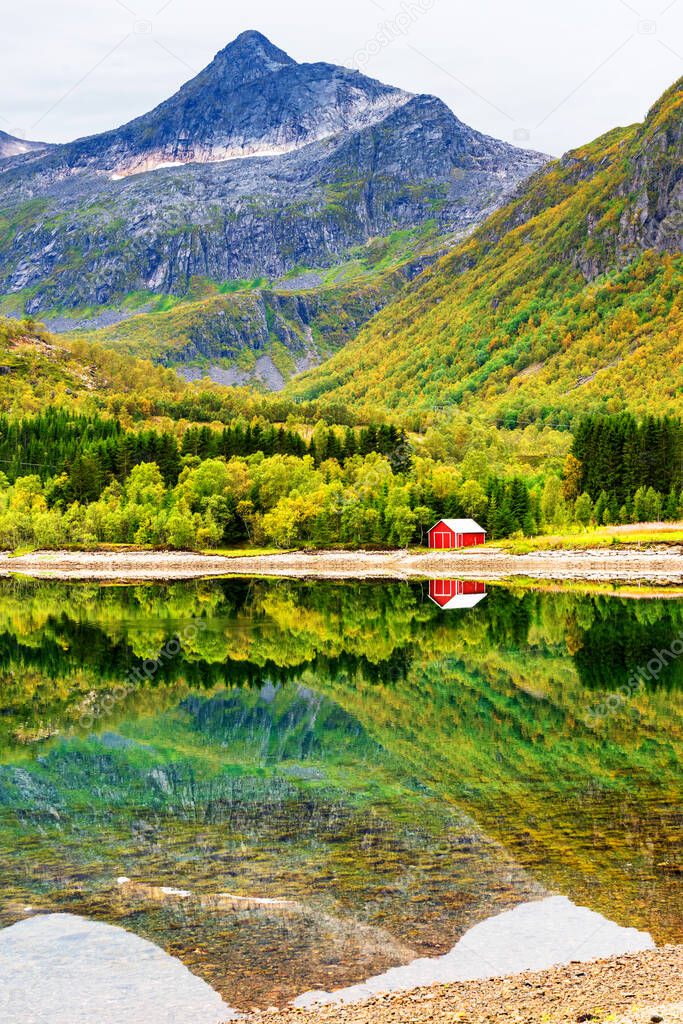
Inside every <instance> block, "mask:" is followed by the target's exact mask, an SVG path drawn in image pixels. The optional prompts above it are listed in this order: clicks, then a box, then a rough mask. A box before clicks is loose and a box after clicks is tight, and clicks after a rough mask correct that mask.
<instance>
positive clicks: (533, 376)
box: [292, 79, 683, 427]
mask: <svg viewBox="0 0 683 1024" xmlns="http://www.w3.org/2000/svg"><path fill="white" fill-rule="evenodd" d="M682 139H683V79H682V80H679V81H678V82H677V83H676V84H675V85H673V86H672V87H671V89H670V90H669V91H668V92H667V93H665V95H664V96H663V97H662V98H661V100H660V101H659V102H658V103H657V104H656V105H655V106H654V107H653V109H652V110H651V111H650V113H649V115H648V117H647V119H646V120H645V122H644V123H643V124H642V125H636V126H632V127H630V128H626V129H617V130H615V131H613V132H610V133H609V134H607V135H606V136H604V137H603V138H600V139H598V140H597V141H596V142H594V143H592V144H591V145H587V146H585V147H583V148H581V149H578V150H575V151H573V152H570V153H568V154H567V155H566V156H565V157H563V158H562V159H561V160H560V161H557V162H556V163H554V164H552V165H551V166H550V167H549V168H548V169H547V170H546V171H545V172H544V173H542V174H540V175H537V176H535V177H534V178H533V179H532V180H531V181H530V182H529V183H528V185H527V186H526V187H525V189H524V190H523V191H522V192H521V194H519V195H518V196H517V197H516V198H514V199H513V200H512V201H511V202H510V203H509V204H508V205H507V206H505V207H504V208H502V209H501V210H499V211H498V212H497V213H495V214H494V215H493V216H492V217H491V218H490V219H489V220H488V221H487V222H486V223H485V224H484V225H483V226H482V227H481V228H480V229H479V230H478V231H476V232H475V233H474V234H473V235H472V236H471V237H470V238H469V239H467V240H466V241H464V242H462V243H461V244H460V245H459V246H458V247H456V249H455V250H454V251H453V252H452V253H451V254H449V255H448V256H446V257H445V258H444V259H443V260H441V261H439V262H438V263H436V264H434V266H433V267H431V268H430V269H429V270H427V271H426V272H425V273H424V274H423V275H422V276H421V277H420V278H419V279H418V280H417V281H416V282H415V283H414V284H413V285H412V286H410V287H409V288H408V289H407V290H405V291H404V292H403V293H402V295H401V296H399V298H398V299H397V300H396V301H394V302H392V303H390V304H389V305H388V306H387V307H386V308H385V309H384V311H383V312H381V313H380V314H379V315H377V316H376V317H374V318H373V319H372V321H370V323H369V324H368V325H367V327H366V328H365V329H364V330H363V331H361V333H360V335H359V336H358V337H357V338H356V339H355V341H354V342H352V343H351V344H350V345H349V346H347V347H346V348H345V349H344V350H342V351H341V352H340V353H338V354H337V355H336V356H335V357H334V358H333V359H331V360H330V361H328V362H327V363H325V364H324V365H323V366H321V367H320V368H319V369H317V370H314V371H312V372H311V373H309V374H307V375H304V377H302V378H301V379H300V380H299V381H297V382H296V383H295V384H294V385H292V393H293V394H295V395H297V396H299V397H303V396H305V397H308V398H312V397H317V396H320V395H323V394H324V395H326V396H329V397H333V398H334V399H335V400H336V401H345V402H348V403H351V404H354V405H356V406H373V405H375V406H377V407H380V406H381V407H382V408H386V407H387V406H389V407H391V408H396V409H401V410H411V411H415V412H418V413H419V414H420V415H422V414H424V413H427V412H428V411H429V410H435V409H436V410H438V409H441V410H448V409H449V408H451V407H462V408H466V409H468V410H470V409H471V410H473V411H476V410H479V411H484V412H486V413H487V414H488V415H491V416H493V417H494V418H495V419H496V420H497V422H498V423H500V424H501V425H505V426H510V427H512V426H515V425H522V426H523V425H525V424H526V423H529V422H531V421H538V420H541V421H545V422H559V423H560V424H562V423H566V422H568V420H569V418H570V417H571V416H572V415H573V414H574V413H575V412H576V411H577V410H583V409H591V410H599V409H606V410H607V411H609V412H618V411H620V410H621V409H623V408H625V407H629V408H630V409H631V410H632V411H639V412H653V411H659V412H663V411H665V410H666V409H667V408H668V409H671V410H678V411H680V396H681V393H682V389H683V375H682V369H681V367H682V364H683V348H682V345H683V307H682V306H681V284H682V283H683V259H682V257H681V249H682V247H683V245H682V243H683V218H682V215H681V211H682V209H683V142H682Z"/></svg>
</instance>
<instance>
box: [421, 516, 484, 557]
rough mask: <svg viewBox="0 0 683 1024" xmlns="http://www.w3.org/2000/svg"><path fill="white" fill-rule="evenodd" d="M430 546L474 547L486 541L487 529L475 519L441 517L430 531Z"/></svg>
mask: <svg viewBox="0 0 683 1024" xmlns="http://www.w3.org/2000/svg"><path fill="white" fill-rule="evenodd" d="M428 537H429V546H430V548H439V549H441V550H442V551H443V550H446V549H448V548H473V547H476V545H477V544H484V543H485V542H486V530H484V529H482V527H481V526H480V525H479V523H475V521H474V519H439V521H438V523H435V524H434V526H432V528H431V530H429V532H428Z"/></svg>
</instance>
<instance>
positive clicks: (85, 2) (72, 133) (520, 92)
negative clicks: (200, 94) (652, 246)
mask: <svg viewBox="0 0 683 1024" xmlns="http://www.w3.org/2000/svg"><path fill="white" fill-rule="evenodd" d="M248 28H256V29H258V30H259V31H261V32H263V33H264V34H265V35H267V36H268V37H269V38H270V39H271V40H272V41H273V42H274V43H276V44H277V45H279V46H281V47H282V48H283V49H285V50H287V52H288V53H290V54H291V55H292V56H293V57H294V58H295V59H296V60H299V61H329V62H331V63H335V64H344V65H346V66H351V67H360V68H361V69H362V70H363V71H364V72H365V73H367V74H369V75H371V76H372V77H374V78H379V79H381V80H382V81H384V82H388V83H391V84H392V85H398V86H402V87H403V88H405V89H408V90H410V91H413V92H428V93H433V94H435V95H437V96H440V97H441V98H442V99H443V100H445V102H446V103H448V105H449V106H450V107H451V108H452V109H453V110H454V111H455V113H456V114H457V115H458V116H459V117H460V118H461V119H462V120H464V121H466V122H467V123H469V124H471V125H472V126H473V127H475V128H479V129H480V130H482V131H485V132H488V133H489V134H491V135H495V136H497V137H499V138H503V139H507V140H510V141H512V142H517V143H518V144H520V145H525V146H529V147H532V148H535V149H540V150H543V151H545V152H549V153H553V154H560V153H562V152H564V151H565V150H567V149H569V148H571V147H572V146H576V145H579V144H581V143H583V142H586V141H588V140H589V139H592V138H595V137H596V136H597V135H599V134H601V133H602V132H604V131H606V130H607V129H609V128H612V127H614V126H615V125H623V124H629V123H631V122H633V121H638V120H641V119H642V117H643V116H644V115H645V113H646V112H647V110H648V108H649V106H650V105H651V104H652V103H653V101H654V100H655V99H657V97H658V96H659V95H660V94H661V93H662V92H663V91H664V89H665V88H667V86H669V85H670V84H671V83H672V82H674V81H675V80H676V79H677V78H678V77H680V76H681V74H683V0H518V2H516V3H512V2H510V0H466V2H465V0H343V2H339V0H287V2H284V0H250V2H248V3H243V2H242V3H239V4H230V3H229V2H228V3H226V2H225V0H60V2H55V0H24V2H23V3H21V2H20V3H13V4H11V6H9V5H8V6H6V8H5V11H4V12H3V15H2V40H1V42H0V128H1V129H2V130H3V131H6V132H9V133H10V134H13V135H18V136H20V137H24V138H31V139H42V140H45V141H49V142H65V141H67V140H69V139H73V138H76V137H78V136H82V135H88V134H91V133H94V132H98V131H104V130H105V129H108V128H112V127H114V126H117V125H119V124H122V123H124V122H125V121H127V120H130V119H131V118H132V117H135V116H137V115H138V114H142V113H144V112H145V111H146V110H149V109H150V108H151V107H153V106H155V105H156V104H157V103H158V102H160V101H161V100H162V99H165V98H166V97H167V96H169V95H170V94H171V93H173V92H174V91H175V90H176V89H177V88H178V87H179V86H180V85H181V84H182V83H183V82H184V81H186V80H187V79H188V78H190V77H192V75H193V74H195V73H196V72H197V71H199V70H200V69H201V68H202V67H204V66H205V65H206V64H208V63H209V61H210V60H211V59H212V57H213V55H214V54H215V52H216V51H217V50H219V49H221V48H222V47H223V46H225V45H226V44H227V43H228V42H229V41H230V40H231V39H233V38H234V37H235V36H236V35H238V34H239V33H240V32H242V31H244V30H245V29H248Z"/></svg>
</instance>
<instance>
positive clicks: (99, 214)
mask: <svg viewBox="0 0 683 1024" xmlns="http://www.w3.org/2000/svg"><path fill="white" fill-rule="evenodd" d="M545 162H546V158H545V157H543V156H542V155H540V154H538V153H531V152H526V151H523V150H520V149H516V148H515V147H512V146H509V145H507V144H505V143H502V142H498V141H496V140H494V139H491V138H488V137H487V136H484V135H481V134H480V133H479V132H476V131H474V130H473V129H471V128H468V127H467V126H466V125H464V124H462V122H461V121H459V120H458V118H457V117H455V115H454V114H453V113H452V112H451V111H450V110H449V109H448V108H447V107H446V106H445V105H444V104H443V103H442V102H441V101H440V100H438V99H435V98H434V97H432V96H417V95H411V94H408V93H405V92H403V91H401V90H399V89H394V88H391V87H389V86H385V85H382V84H381V83H379V82H376V81H374V80H372V79H369V78H367V77H366V76H364V75H362V74H360V73H359V72H357V71H350V70H348V69H345V68H339V67H335V66H333V65H330V64H324V63H319V64H298V63H297V62H296V61H294V60H293V59H292V58H291V57H289V56H287V54H285V53H283V51H281V50H279V49H277V48H276V47H274V46H273V45H272V44H271V43H269V42H268V40H267V39H265V38H264V37H263V36H261V35H259V34H258V33H255V32H247V33H244V34H243V35H241V36H240V37H239V38H238V39H236V40H235V41H234V42H233V43H231V44H230V45H229V46H228V47H226V48H225V49H224V50H222V51H221V52H220V53H219V54H218V55H217V56H216V58H215V59H214V60H213V61H212V63H211V64H210V65H209V66H208V67H207V68H206V69H205V70H204V71H202V72H201V73H200V74H199V75H198V76H197V77H196V78H195V79H193V80H192V81H191V82H188V83H187V84H186V85H185V86H183V87H182V88H181V89H180V90H179V92H178V93H177V94H176V95H175V96H173V97H171V98H170V99H169V100H167V101H166V102H165V103H162V104H161V105H160V106H158V107H157V108H155V110H153V111H151V112H150V113H148V114H145V115H143V116H142V117H140V118H137V119H136V120H134V121H132V122H130V124H127V125H124V126H123V127H122V128H120V129H117V130H115V131H111V132H106V133H104V134H102V135H98V136H94V137H91V138H87V139H81V140H78V141H76V142H74V143H70V144H68V145H64V146H58V147H54V148H53V149H51V150H50V151H48V152H47V153H45V154H39V155H38V156H35V155H31V156H30V157H24V158H23V159H18V160H13V161H9V162H8V164H7V165H6V166H5V167H4V168H3V167H2V166H0V296H3V295H4V296H7V295H10V296H13V301H15V302H16V304H17V305H18V306H19V307H20V308H22V309H23V310H24V311H27V312H30V313H37V312H42V311H45V310H49V309H54V308H57V307H61V308H76V307H83V306H92V305H96V304H112V303H116V302H118V301H120V300H122V299H123V298H124V297H126V296H127V295H129V294H130V293H131V292H135V291H150V292H153V293H173V294H183V293H184V292H185V291H187V289H188V288H189V287H190V285H191V282H192V279H193V278H195V277H197V276H203V277H206V278H209V279H211V280H213V281H217V282H225V281H230V280H234V279H253V278H257V277H260V276H264V277H267V278H277V277H279V276H281V275H284V274H287V273H288V272H290V271H292V270H293V269H294V268H296V267H329V266H332V265H334V264H336V263H339V262H340V261H343V260H344V259H345V258H346V256H347V254H348V252H349V250H350V249H352V248H354V247H357V246H362V245H364V244H366V243H367V242H368V241H369V240H370V239H372V238H374V237H376V236H386V235H389V234H390V233H391V232H393V231H395V230H402V229H403V230H405V229H413V228H416V227H419V226H420V225H424V224H425V223H427V222H430V223H432V224H433V225H434V228H435V230H436V231H438V232H441V233H445V234H446V233H452V232H464V231H467V230H468V229H471V227H472V226H473V225H475V224H477V223H478V222H479V221H481V220H482V219H483V218H484V217H485V216H486V215H487V214H488V213H490V212H491V211H492V210H493V209H495V208H496V207H497V206H498V205H500V203H501V202H502V201H503V200H504V199H505V198H506V197H507V196H508V195H509V194H510V193H511V192H512V191H513V190H514V189H515V188H516V186H517V185H518V184H519V183H520V182H521V181H523V180H524V179H526V178H527V177H528V176H529V175H530V174H531V173H533V172H534V171H535V170H537V169H538V168H539V167H540V166H542V165H543V164H544V163H545Z"/></svg>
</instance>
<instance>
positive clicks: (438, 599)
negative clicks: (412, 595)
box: [429, 580, 486, 611]
mask: <svg viewBox="0 0 683 1024" xmlns="http://www.w3.org/2000/svg"><path fill="white" fill-rule="evenodd" d="M429 596H430V597H431V599H432V601H433V602H434V604H438V606H439V608H443V610H444V611H450V610H451V608H474V606H475V605H477V604H479V602H480V601H483V600H484V598H485V597H486V584H485V583H480V582H479V580H430V581H429Z"/></svg>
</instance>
